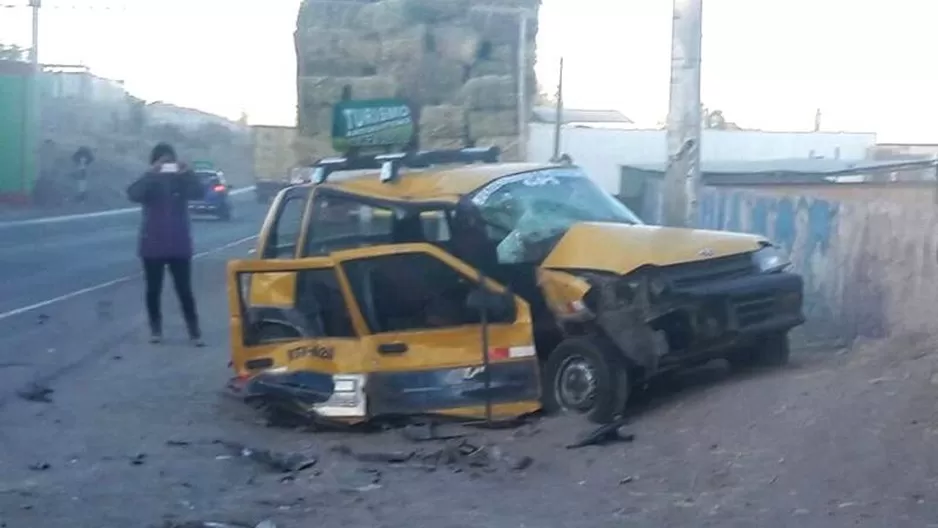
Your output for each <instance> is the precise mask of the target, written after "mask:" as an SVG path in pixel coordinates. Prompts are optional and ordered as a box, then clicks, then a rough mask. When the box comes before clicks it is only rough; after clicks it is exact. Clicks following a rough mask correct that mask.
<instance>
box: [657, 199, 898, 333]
mask: <svg viewBox="0 0 938 528" xmlns="http://www.w3.org/2000/svg"><path fill="white" fill-rule="evenodd" d="M655 183H656V184H657V185H654V184H653V185H649V186H647V187H646V190H647V191H648V193H647V195H646V199H645V201H644V202H643V209H644V210H643V211H642V212H643V215H644V218H645V220H646V221H647V222H649V223H658V222H659V220H660V218H661V208H660V203H661V202H660V183H659V182H655ZM699 199H700V201H699V214H700V226H701V227H703V228H705V229H720V230H726V231H737V232H745V233H755V234H760V235H763V236H766V237H767V238H769V239H770V240H772V241H773V242H774V243H776V244H778V245H779V246H781V247H782V248H784V249H785V251H786V252H787V253H788V255H790V257H791V260H792V265H793V267H794V269H795V271H797V272H798V273H800V274H801V275H802V277H803V278H804V283H805V315H806V316H807V318H808V322H807V323H806V324H805V331H806V332H807V333H809V334H812V335H813V336H815V337H819V338H853V337H856V336H864V337H883V335H884V334H885V331H886V330H885V329H886V327H887V324H886V321H885V314H884V312H885V308H884V306H883V299H882V295H878V294H877V292H876V291H874V290H875V288H872V287H870V288H865V286H863V285H870V286H872V285H875V283H876V281H871V280H869V277H867V276H868V275H869V274H870V273H871V271H870V270H868V269H865V267H864V266H859V265H856V264H855V263H854V262H852V260H850V259H845V257H846V256H847V251H845V249H846V248H841V247H839V246H840V244H839V240H840V238H841V229H840V228H841V226H840V225H839V220H840V217H841V213H842V207H843V206H842V204H841V203H840V202H837V201H833V200H824V199H820V198H813V197H810V196H806V195H798V194H778V195H775V194H768V193H758V192H754V191H752V190H749V189H738V188H736V189H734V188H729V187H707V188H704V189H703V190H702V192H701V195H700V197H699ZM857 274H859V275H857ZM861 275H862V277H861ZM864 277H865V278H864ZM858 283H859V284H860V285H861V286H860V287H859V288H858V287H857V286H856V285H857V284H858ZM847 285H849V291H847V290H846V288H847V287H848V286H847ZM848 301H849V302H850V303H852V304H853V306H846V305H845V304H846V303H847V302H848ZM861 308H862V313H859V312H857V310H860V309H861ZM860 320H862V323H858V321H860Z"/></svg>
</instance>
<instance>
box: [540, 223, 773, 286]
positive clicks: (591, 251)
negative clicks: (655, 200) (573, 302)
mask: <svg viewBox="0 0 938 528" xmlns="http://www.w3.org/2000/svg"><path fill="white" fill-rule="evenodd" d="M766 242H767V241H766V239H765V238H763V237H760V236H756V235H749V234H744V233H729V232H726V231H708V230H703V229H681V228H673V227H661V226H650V225H629V224H604V223H581V224H576V225H574V226H573V227H571V228H570V230H569V231H567V233H566V234H565V235H564V236H563V238H561V239H560V242H559V243H558V244H557V246H556V247H555V248H554V249H553V251H551V252H550V254H549V255H548V256H547V258H546V259H545V260H544V262H543V264H541V268H543V269H556V270H564V269H569V270H593V271H604V272H609V273H616V274H619V275H624V274H626V273H629V272H632V271H635V270H636V269H638V268H641V267H643V266H646V265H651V266H668V265H672V264H682V263H685V262H695V261H703V260H711V259H714V258H719V257H726V256H730V255H737V254H740V253H746V252H750V251H756V250H757V249H759V248H760V247H762V245H763V244H764V243H766Z"/></svg>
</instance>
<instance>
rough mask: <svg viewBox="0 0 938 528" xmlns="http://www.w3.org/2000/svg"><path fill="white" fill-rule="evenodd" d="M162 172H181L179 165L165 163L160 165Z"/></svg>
mask: <svg viewBox="0 0 938 528" xmlns="http://www.w3.org/2000/svg"><path fill="white" fill-rule="evenodd" d="M160 172H179V164H178V163H164V164H162V165H160Z"/></svg>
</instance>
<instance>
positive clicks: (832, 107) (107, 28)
mask: <svg viewBox="0 0 938 528" xmlns="http://www.w3.org/2000/svg"><path fill="white" fill-rule="evenodd" d="M25 3H26V0H0V6H2V5H4V4H15V5H20V6H22V5H23V4H25ZM43 5H44V7H43V9H42V24H41V33H40V34H41V41H40V56H41V60H42V62H44V63H70V64H74V63H84V64H86V65H88V66H90V67H91V68H93V69H94V70H96V72H98V73H99V74H101V75H104V76H108V77H112V78H119V79H123V80H124V81H125V82H126V85H127V87H128V89H129V90H130V91H131V92H132V93H133V94H134V95H137V96H138V97H142V98H144V99H147V100H151V101H152V100H163V101H167V102H171V103H175V104H179V105H182V106H190V107H194V108H199V109H202V110H207V111H210V112H214V113H219V114H222V115H226V116H229V117H238V116H239V115H240V114H241V112H242V111H244V112H246V113H247V114H248V116H249V119H250V121H251V122H252V123H257V124H292V123H293V122H294V111H295V104H296V93H295V90H296V89H295V86H296V85H295V81H294V78H293V77H294V74H295V71H296V70H295V57H294V51H293V41H292V33H293V27H294V23H295V17H296V10H297V7H298V5H299V0H160V1H156V0H43ZM935 20H938V1H936V0H785V1H780V0H704V12H703V35H704V36H703V48H702V63H703V67H702V88H701V90H702V99H703V101H704V103H705V104H706V105H707V106H708V107H709V108H712V109H720V110H722V111H723V113H724V115H725V116H726V117H727V119H729V120H731V121H734V122H737V123H739V124H740V125H742V126H744V127H753V128H761V129H773V130H810V129H811V128H812V126H813V124H814V115H815V111H816V110H817V109H818V108H820V109H821V111H822V115H823V119H822V128H823V129H825V130H847V131H862V132H877V134H878V137H879V140H880V141H896V142H899V141H908V142H938V129H936V127H935V126H934V125H933V123H938V70H936V69H935V67H934V66H933V63H934V59H933V53H934V52H933V50H934V49H935V44H934V41H935V39H934V36H933V34H934V23H935V22H934V21H935ZM29 35H30V17H29V10H28V9H26V8H22V7H19V8H2V7H0V42H13V43H18V44H28V42H29V38H30V37H29ZM670 43H671V1H670V0H543V6H542V8H541V13H540V32H539V34H538V66H537V69H538V76H539V80H540V81H541V82H542V83H543V84H545V85H554V84H555V83H556V80H557V63H558V61H559V58H560V57H561V56H563V57H564V65H565V78H564V82H565V85H564V92H565V101H566V104H567V106H568V107H579V108H611V109H617V110H620V111H622V112H623V113H625V114H626V115H628V116H629V117H631V118H632V119H633V120H635V121H636V122H637V123H639V124H642V125H649V126H652V125H655V124H656V123H657V122H660V121H662V120H663V119H664V117H665V116H666V114H667V103H668V85H669V74H670V73H669V72H670V66H669V64H670Z"/></svg>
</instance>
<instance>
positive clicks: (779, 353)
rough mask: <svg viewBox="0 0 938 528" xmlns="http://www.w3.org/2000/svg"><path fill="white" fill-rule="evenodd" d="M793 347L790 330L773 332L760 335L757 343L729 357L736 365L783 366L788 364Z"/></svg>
mask: <svg viewBox="0 0 938 528" xmlns="http://www.w3.org/2000/svg"><path fill="white" fill-rule="evenodd" d="M790 356H791V347H790V345H789V342H788V332H772V333H769V334H765V335H763V336H760V337H759V339H758V340H757V341H756V343H755V344H753V345H752V346H749V347H746V348H744V349H742V350H739V351H738V352H736V353H735V354H733V355H731V356H730V357H728V358H727V360H728V361H729V362H730V364H731V365H733V366H734V367H750V366H763V367H781V366H784V365H786V364H788V361H789V358H790Z"/></svg>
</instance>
